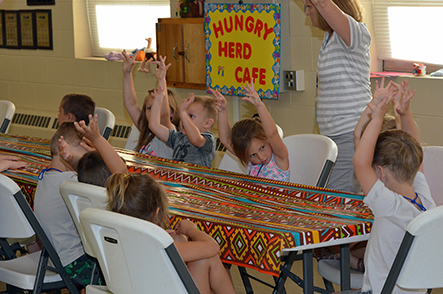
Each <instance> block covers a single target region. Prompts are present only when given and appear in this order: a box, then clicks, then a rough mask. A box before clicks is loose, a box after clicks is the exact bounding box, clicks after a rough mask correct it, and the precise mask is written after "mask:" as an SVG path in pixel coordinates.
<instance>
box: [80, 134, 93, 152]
mask: <svg viewBox="0 0 443 294" xmlns="http://www.w3.org/2000/svg"><path fill="white" fill-rule="evenodd" d="M80 146H82V147H83V149H85V150H86V152H89V151H94V150H95V148H94V144H92V142H91V140H89V139H88V138H86V137H83V138H82V142H80Z"/></svg>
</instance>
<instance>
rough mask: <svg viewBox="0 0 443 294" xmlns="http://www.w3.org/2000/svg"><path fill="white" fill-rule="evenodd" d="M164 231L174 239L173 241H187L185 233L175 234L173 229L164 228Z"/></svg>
mask: <svg viewBox="0 0 443 294" xmlns="http://www.w3.org/2000/svg"><path fill="white" fill-rule="evenodd" d="M166 232H168V233H169V235H170V236H171V237H172V239H174V242H188V238H186V236H185V235H182V234H177V232H176V231H174V230H166Z"/></svg>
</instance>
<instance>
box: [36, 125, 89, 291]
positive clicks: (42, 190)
mask: <svg viewBox="0 0 443 294" xmlns="http://www.w3.org/2000/svg"><path fill="white" fill-rule="evenodd" d="M60 137H63V138H64V140H65V141H66V142H67V143H69V144H70V146H71V148H72V150H74V151H75V153H76V154H82V153H86V150H85V149H83V147H82V146H81V145H80V143H81V142H82V135H81V134H80V133H79V132H78V131H77V130H76V129H75V126H74V123H73V122H65V123H62V124H61V125H60V126H59V128H58V130H57V131H56V132H55V134H54V136H53V137H52V139H51V156H52V161H51V165H50V167H49V168H48V169H44V170H43V171H42V172H41V173H40V174H39V181H38V184H37V189H36V191H35V201H34V212H35V214H36V216H37V218H38V220H39V221H40V223H41V225H42V227H43V229H44V231H45V233H46V235H48V237H49V239H50V240H51V243H52V244H53V245H54V248H55V250H56V251H57V253H58V255H59V256H60V260H61V263H62V265H63V266H64V267H65V269H66V271H67V272H68V273H69V274H70V276H71V279H72V280H73V281H74V283H76V284H81V285H82V286H86V285H87V284H88V283H89V277H90V275H91V273H92V266H93V262H92V260H90V259H89V258H88V257H87V256H86V255H85V252H84V251H83V245H82V243H81V240H80V238H79V236H78V233H77V229H76V228H75V225H74V222H73V221H72V218H71V215H70V214H69V211H68V209H67V208H66V205H65V203H64V201H63V199H62V197H61V196H60V191H59V189H60V185H61V184H62V183H63V182H65V181H77V174H76V173H75V171H74V170H73V168H72V167H71V166H70V165H69V164H68V163H66V162H65V161H64V160H63V159H62V158H61V156H60V152H59V139H60Z"/></svg>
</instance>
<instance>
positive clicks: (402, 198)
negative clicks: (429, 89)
mask: <svg viewBox="0 0 443 294" xmlns="http://www.w3.org/2000/svg"><path fill="white" fill-rule="evenodd" d="M404 90H405V94H404V96H403V97H402V100H401V102H400V103H399V104H398V105H396V111H397V112H398V114H399V115H400V118H401V124H402V128H403V130H388V131H385V132H383V133H381V134H379V133H380V128H381V126H382V123H383V119H384V117H385V114H386V111H387V109H388V106H389V104H390V102H391V101H392V99H393V98H394V96H395V95H396V93H394V92H393V93H391V94H390V95H388V96H386V97H385V98H384V99H383V100H381V101H380V102H378V104H377V105H375V104H374V102H371V103H370V104H369V107H370V109H371V111H372V116H371V121H370V122H369V124H368V125H367V127H366V129H365V131H364V133H363V135H362V137H361V140H360V143H359V144H358V146H357V149H356V151H355V154H354V159H353V164H354V168H355V173H356V176H357V179H358V181H359V183H360V185H361V188H362V190H363V193H364V194H365V195H366V197H365V199H364V202H365V203H366V204H367V205H368V206H369V208H371V210H372V212H373V213H374V223H373V226H372V230H371V235H370V237H369V241H368V245H367V248H366V253H365V259H364V263H365V268H366V270H365V275H364V281H363V287H362V289H361V292H363V293H365V292H372V293H374V294H376V293H380V292H381V289H382V287H383V285H384V283H385V281H386V278H387V275H388V273H389V270H390V268H391V266H392V263H393V261H394V258H395V256H396V254H397V251H398V249H399V247H400V244H401V241H402V239H403V236H404V234H405V231H406V227H407V225H408V224H409V222H410V221H411V220H412V219H413V218H415V217H416V216H417V215H419V214H420V213H421V212H423V211H424V210H426V209H431V208H433V207H435V203H434V201H433V199H432V197H431V193H430V191H429V186H428V184H427V183H426V180H425V177H424V174H423V165H422V161H423V150H422V147H421V145H420V143H419V142H420V141H419V136H418V131H417V126H416V125H415V121H414V117H413V114H412V111H411V109H410V100H411V98H412V97H413V95H414V93H415V91H412V92H410V91H409V86H408V85H407V83H406V84H405V89H404ZM394 292H395V293H417V292H414V291H406V290H403V289H400V288H398V287H395V290H394ZM421 293H426V289H423V290H422V292H421Z"/></svg>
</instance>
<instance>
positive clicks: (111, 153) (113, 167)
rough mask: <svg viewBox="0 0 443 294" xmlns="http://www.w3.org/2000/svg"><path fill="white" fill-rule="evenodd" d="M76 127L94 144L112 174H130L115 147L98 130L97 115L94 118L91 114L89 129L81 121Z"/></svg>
mask: <svg viewBox="0 0 443 294" xmlns="http://www.w3.org/2000/svg"><path fill="white" fill-rule="evenodd" d="M74 125H75V128H76V129H77V131H79V132H80V133H82V134H83V135H84V136H85V137H86V138H88V139H89V140H90V141H91V142H92V144H93V145H94V146H95V149H96V150H97V152H98V153H99V154H100V156H101V157H102V158H103V161H104V162H105V164H106V166H107V167H108V169H109V171H110V172H111V174H114V173H125V174H127V173H128V169H127V167H126V164H125V163H124V162H123V160H122V159H121V158H120V156H119V155H118V153H117V152H116V151H115V149H114V147H112V145H111V144H109V142H108V141H107V140H106V139H105V138H103V136H102V135H100V131H99V129H98V116H97V114H96V115H95V116H94V118H93V117H92V115H91V114H90V115H89V127H88V126H87V125H86V123H85V121H83V120H82V121H80V123H77V122H75V123H74Z"/></svg>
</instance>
